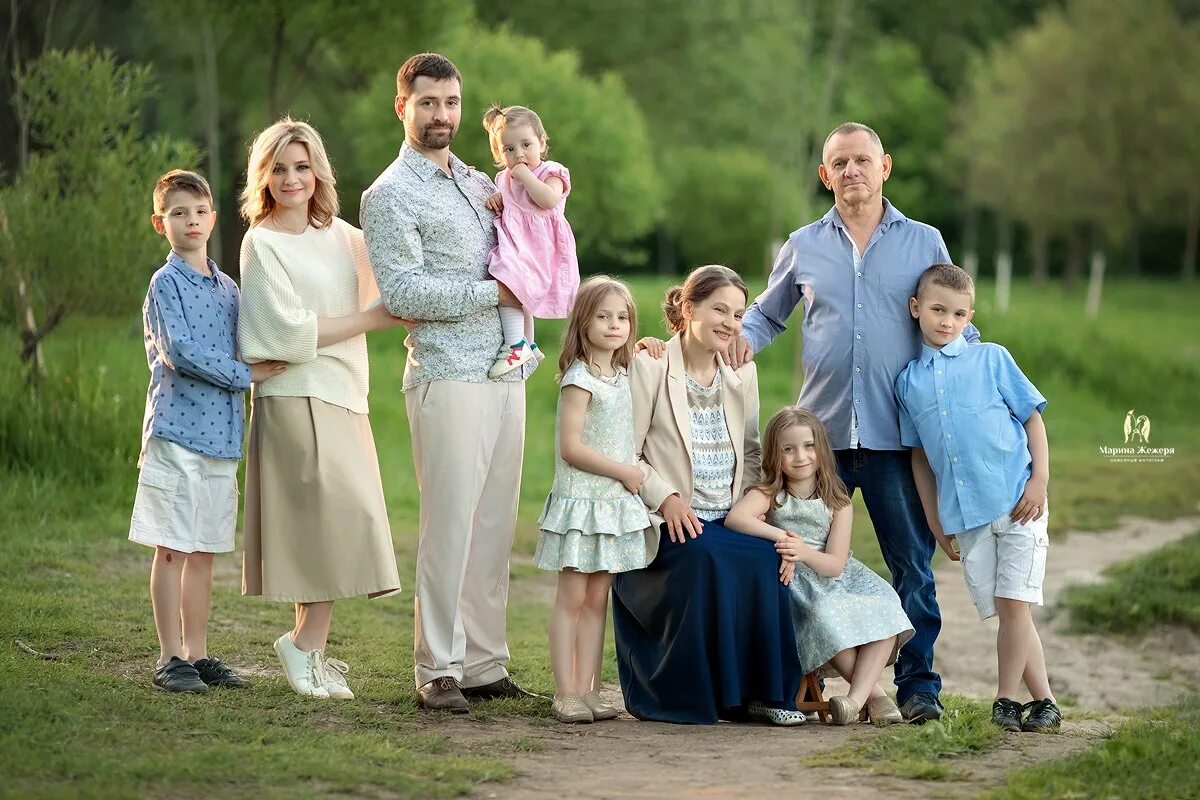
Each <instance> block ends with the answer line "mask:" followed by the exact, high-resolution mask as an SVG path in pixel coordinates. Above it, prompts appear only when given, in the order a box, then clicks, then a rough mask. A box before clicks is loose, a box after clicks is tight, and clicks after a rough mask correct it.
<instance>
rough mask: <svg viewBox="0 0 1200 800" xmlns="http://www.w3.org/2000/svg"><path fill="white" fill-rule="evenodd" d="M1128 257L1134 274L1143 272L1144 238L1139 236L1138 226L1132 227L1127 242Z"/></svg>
mask: <svg viewBox="0 0 1200 800" xmlns="http://www.w3.org/2000/svg"><path fill="white" fill-rule="evenodd" d="M1125 252H1126V257H1127V259H1128V260H1129V269H1130V270H1131V271H1132V272H1133V274H1134V275H1141V274H1142V240H1141V237H1139V236H1138V230H1137V228H1130V230H1129V238H1128V239H1127V240H1126V242H1125Z"/></svg>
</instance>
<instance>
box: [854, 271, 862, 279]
mask: <svg viewBox="0 0 1200 800" xmlns="http://www.w3.org/2000/svg"><path fill="white" fill-rule="evenodd" d="M854 274H855V275H857V276H858V277H860V278H861V277H862V273H861V272H856V273H854Z"/></svg>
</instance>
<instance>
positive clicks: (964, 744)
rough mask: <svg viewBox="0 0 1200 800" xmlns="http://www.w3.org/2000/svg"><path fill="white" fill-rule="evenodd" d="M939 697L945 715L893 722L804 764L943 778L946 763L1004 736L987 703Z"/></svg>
mask: <svg viewBox="0 0 1200 800" xmlns="http://www.w3.org/2000/svg"><path fill="white" fill-rule="evenodd" d="M942 701H943V702H944V703H945V705H946V713H945V715H943V717H942V718H941V719H940V720H936V721H934V722H927V723H925V724H924V725H921V726H911V725H895V726H892V727H890V728H885V729H883V730H878V731H872V732H871V733H869V734H865V735H862V736H856V737H855V738H854V740H853V741H850V742H848V743H846V744H845V745H843V746H841V747H838V748H835V749H833V750H826V751H824V752H821V753H817V754H816V755H813V756H810V757H809V758H807V759H805V763H806V764H809V765H812V766H822V767H864V768H867V769H870V770H871V771H872V772H877V773H880V774H882V775H898V776H901V777H904V778H917V779H920V780H944V779H946V778H949V777H951V775H952V774H953V770H952V768H951V765H950V763H948V762H952V761H953V759H958V758H964V757H967V756H970V755H974V754H978V753H985V752H987V751H989V750H991V749H993V748H994V747H996V745H998V744H999V743H1000V742H1001V741H1003V740H1004V732H1003V731H1001V730H1000V729H999V728H997V727H996V726H995V725H993V724H992V721H991V709H990V708H989V707H988V706H987V705H985V704H983V703H979V702H976V701H974V700H968V699H966V698H964V697H958V696H957V695H942Z"/></svg>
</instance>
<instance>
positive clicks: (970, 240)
mask: <svg viewBox="0 0 1200 800" xmlns="http://www.w3.org/2000/svg"><path fill="white" fill-rule="evenodd" d="M951 260H953V259H951ZM962 268H963V269H965V270H966V271H967V274H968V275H970V276H971V280H975V279H976V278H978V277H979V207H978V206H970V207H968V209H967V216H966V220H965V221H964V223H963V258H962Z"/></svg>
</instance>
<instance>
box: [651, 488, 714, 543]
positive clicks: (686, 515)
mask: <svg viewBox="0 0 1200 800" xmlns="http://www.w3.org/2000/svg"><path fill="white" fill-rule="evenodd" d="M658 513H659V514H660V515H661V516H662V518H663V521H664V522H666V523H667V536H669V537H670V538H671V541H672V542H678V543H679V544H683V543H684V542H686V541H687V539H688V537H689V536H690V537H691V538H693V539H695V538H696V537H697V536H699V535H700V532H701V529H702V527H703V523H701V522H700V518H699V517H697V516H696V512H695V511H692V509H691V506H689V505H688V504H687V503H685V502H683V498H681V497H680V496H679V495H677V494H673V495H671V496H670V497H668V498H667V499H666V500H663V503H662V506H660V507H659V509H658Z"/></svg>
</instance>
